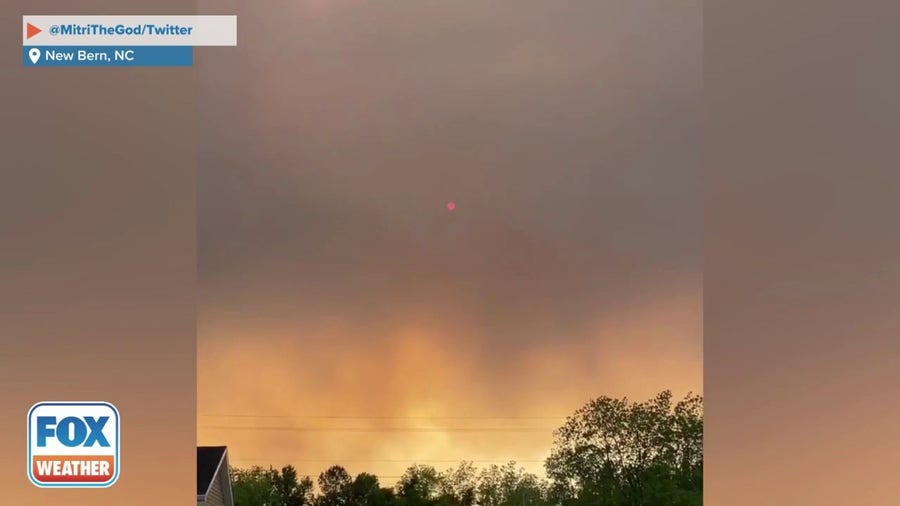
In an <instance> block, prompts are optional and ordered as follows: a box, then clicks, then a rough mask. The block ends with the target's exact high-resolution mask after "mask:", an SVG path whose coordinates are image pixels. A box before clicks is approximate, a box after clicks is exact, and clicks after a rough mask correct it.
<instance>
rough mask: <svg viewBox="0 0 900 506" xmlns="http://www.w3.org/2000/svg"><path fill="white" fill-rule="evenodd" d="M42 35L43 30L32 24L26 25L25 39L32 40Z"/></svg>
mask: <svg viewBox="0 0 900 506" xmlns="http://www.w3.org/2000/svg"><path fill="white" fill-rule="evenodd" d="M39 33H41V29H40V28H38V27H36V26H34V25H33V24H31V23H25V38H26V39H30V38H32V37H34V36H35V35H37V34H39Z"/></svg>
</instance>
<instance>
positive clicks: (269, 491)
mask: <svg viewBox="0 0 900 506" xmlns="http://www.w3.org/2000/svg"><path fill="white" fill-rule="evenodd" d="M277 474H278V471H276V470H275V469H272V468H269V469H263V468H262V467H259V466H255V467H251V468H250V469H234V470H233V471H232V473H231V482H232V484H231V490H232V495H233V496H234V505H235V506H269V505H275V504H277V503H276V491H275V482H276V478H277Z"/></svg>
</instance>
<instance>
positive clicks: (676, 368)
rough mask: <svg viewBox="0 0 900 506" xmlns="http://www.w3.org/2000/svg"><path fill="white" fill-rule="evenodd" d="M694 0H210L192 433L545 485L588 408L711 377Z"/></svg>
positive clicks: (308, 468)
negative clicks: (706, 348)
mask: <svg viewBox="0 0 900 506" xmlns="http://www.w3.org/2000/svg"><path fill="white" fill-rule="evenodd" d="M700 8H701V3H700V2H699V1H696V2H694V1H688V2H670V1H666V0H641V1H634V2H608V1H597V0H585V1H571V2H565V3H562V4H560V3H552V2H544V1H532V0H520V1H517V2H474V1H463V2H434V1H416V2H413V1H397V2H392V3H385V2H361V1H341V0H335V1H323V0H316V1H299V2H290V3H288V2H277V3H276V2H272V3H267V4H265V5H261V4H258V3H253V4H251V3H249V2H244V3H242V5H236V3H235V2H234V1H232V2H216V3H215V4H213V3H212V2H205V3H204V2H201V9H202V10H203V12H205V13H218V12H222V13H234V12H236V13H237V14H238V16H239V29H238V31H239V35H238V39H239V42H238V47H237V48H229V49H227V50H216V51H210V52H198V54H197V57H196V58H197V61H196V68H197V72H198V75H199V82H198V90H199V96H200V103H199V105H198V112H199V114H200V117H201V122H200V125H199V135H200V148H199V149H200V152H199V156H200V160H201V164H200V170H199V175H198V240H199V245H198V247H199V259H198V262H199V264H198V269H199V276H200V297H199V302H198V314H199V322H198V334H199V336H198V339H199V345H198V439H199V444H227V445H228V446H229V447H230V449H231V458H232V461H233V462H232V463H233V464H235V465H239V466H248V465H263V466H267V465H270V464H271V465H275V466H281V465H285V464H292V465H294V466H295V467H296V468H297V469H298V470H299V471H300V473H301V474H312V475H316V474H318V472H320V471H321V470H323V469H325V468H326V467H327V466H329V465H331V464H342V465H344V466H345V467H347V468H348V470H349V471H350V472H351V473H358V472H361V471H368V472H374V473H376V474H379V475H380V476H381V477H382V479H383V481H385V482H386V483H393V481H395V478H396V477H397V476H399V475H400V474H401V473H402V471H403V470H404V469H405V468H406V467H407V466H408V465H410V464H412V463H413V462H417V463H422V464H432V465H435V466H436V467H438V468H445V467H448V466H450V465H451V463H452V462H458V461H460V460H463V459H465V460H471V461H475V464H476V465H478V466H480V467H483V466H485V465H489V464H491V463H502V462H505V461H508V460H516V461H518V462H520V463H521V464H522V465H523V466H524V467H526V468H527V469H528V470H530V471H533V472H535V473H539V474H540V473H542V472H543V459H544V458H546V456H547V455H548V454H549V451H550V448H551V444H552V430H553V429H554V428H556V427H558V426H559V425H561V424H562V422H563V421H564V418H565V417H566V416H567V415H569V414H571V413H572V412H573V411H574V410H575V409H577V408H578V407H580V406H581V405H583V404H584V403H585V402H587V401H588V400H589V399H591V398H593V397H597V396H600V395H609V396H614V397H621V396H628V397H629V398H632V399H635V400H643V399H645V398H648V397H650V396H652V395H654V394H655V393H656V392H659V391H660V390H664V389H671V390H673V391H674V392H675V393H676V394H677V395H683V394H685V393H687V392H688V391H694V392H702V293H701V289H702V254H701V251H702V250H701V248H702V226H703V223H702V198H701V191H702V187H701V180H700V167H699V156H700V151H699V148H700V146H699V140H698V139H699V137H698V136H699V121H700V107H699V104H700V96H701V91H702V90H701V79H702V68H701V57H702V54H701V47H702V46H701V44H702V41H701V18H700V13H701V11H700ZM449 202H453V203H454V205H455V208H454V209H453V210H452V211H451V210H449V209H448V207H447V204H448V203H449ZM264 427H268V429H265V428H264Z"/></svg>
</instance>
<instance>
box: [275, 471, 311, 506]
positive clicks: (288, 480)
mask: <svg viewBox="0 0 900 506" xmlns="http://www.w3.org/2000/svg"><path fill="white" fill-rule="evenodd" d="M275 492H276V496H277V497H276V499H277V501H278V502H277V503H276V504H278V505H279V506H309V505H311V504H313V501H314V490H313V482H312V480H310V479H309V477H308V476H307V477H305V478H303V479H302V480H298V476H297V470H296V469H294V467H293V466H285V467H283V468H282V469H281V474H280V476H279V475H276V476H275Z"/></svg>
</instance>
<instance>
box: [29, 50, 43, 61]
mask: <svg viewBox="0 0 900 506" xmlns="http://www.w3.org/2000/svg"><path fill="white" fill-rule="evenodd" d="M28 57H29V58H31V63H37V62H38V60H40V59H41V50H40V49H38V48H36V47H33V48H31V49H30V50H29V51H28Z"/></svg>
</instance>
